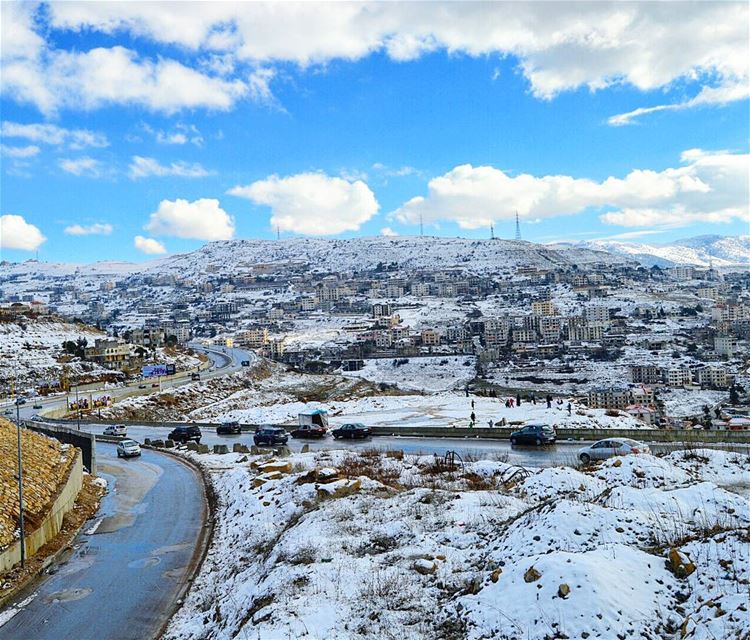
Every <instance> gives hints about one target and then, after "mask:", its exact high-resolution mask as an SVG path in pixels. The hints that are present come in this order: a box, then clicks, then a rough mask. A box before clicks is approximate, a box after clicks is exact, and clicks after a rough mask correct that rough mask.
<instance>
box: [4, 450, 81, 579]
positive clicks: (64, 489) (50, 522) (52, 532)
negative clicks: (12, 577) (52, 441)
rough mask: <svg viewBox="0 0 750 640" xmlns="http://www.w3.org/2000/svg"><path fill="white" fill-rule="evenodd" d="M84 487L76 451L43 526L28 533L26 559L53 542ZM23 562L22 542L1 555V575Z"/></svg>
mask: <svg viewBox="0 0 750 640" xmlns="http://www.w3.org/2000/svg"><path fill="white" fill-rule="evenodd" d="M81 486H83V459H82V456H81V452H80V451H76V459H75V461H74V462H73V466H72V467H71V468H70V472H69V473H68V477H67V479H66V480H65V482H64V483H63V484H62V486H61V487H60V489H59V491H58V494H57V498H55V501H54V502H53V503H52V508H51V509H50V511H49V513H48V514H47V515H46V516H45V518H44V520H43V521H42V524H41V525H40V526H39V527H38V528H37V529H35V530H34V531H32V532H30V533H29V532H26V545H25V547H26V557H27V558H29V557H31V556H33V555H34V554H35V553H36V552H37V551H39V549H41V548H42V547H43V546H44V545H45V544H47V543H48V542H49V541H50V540H52V539H53V538H54V537H55V536H56V535H57V534H58V533H60V529H61V528H62V523H63V518H64V517H65V514H66V513H68V511H70V510H71V509H72V508H73V507H74V506H75V502H76V498H77V497H78V493H79V492H80V491H81ZM19 562H21V542H20V541H19V542H16V543H15V544H14V545H11V546H10V547H8V548H7V549H6V550H5V551H3V552H2V553H0V573H4V572H5V571H7V570H8V569H11V568H12V567H14V566H15V565H16V564H18V563H19Z"/></svg>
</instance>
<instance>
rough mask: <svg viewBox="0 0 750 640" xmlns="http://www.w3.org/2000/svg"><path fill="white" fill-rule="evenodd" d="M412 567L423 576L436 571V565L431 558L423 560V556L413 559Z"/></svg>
mask: <svg viewBox="0 0 750 640" xmlns="http://www.w3.org/2000/svg"><path fill="white" fill-rule="evenodd" d="M412 568H413V569H414V571H416V572H417V573H421V574H422V575H423V576H430V575H432V574H433V573H435V571H437V565H436V564H435V563H434V562H433V561H432V560H425V559H424V558H419V560H415V561H414V564H413V565H412Z"/></svg>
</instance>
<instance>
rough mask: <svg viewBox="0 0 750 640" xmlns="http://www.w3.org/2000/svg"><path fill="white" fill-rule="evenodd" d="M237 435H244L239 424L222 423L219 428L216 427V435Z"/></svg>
mask: <svg viewBox="0 0 750 640" xmlns="http://www.w3.org/2000/svg"><path fill="white" fill-rule="evenodd" d="M237 433H242V429H241V427H240V423H239V422H222V423H221V424H220V425H219V426H218V427H216V434H217V435H220V436H227V435H232V434H237Z"/></svg>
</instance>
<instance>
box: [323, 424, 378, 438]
mask: <svg viewBox="0 0 750 640" xmlns="http://www.w3.org/2000/svg"><path fill="white" fill-rule="evenodd" d="M331 433H332V434H333V437H334V438H335V439H336V440H338V439H339V438H350V439H354V438H369V437H370V436H371V435H372V432H371V431H370V428H369V427H366V426H365V425H363V424H362V423H361V422H353V423H350V424H343V425H341V426H340V427H339V428H338V429H334V430H333V431H331Z"/></svg>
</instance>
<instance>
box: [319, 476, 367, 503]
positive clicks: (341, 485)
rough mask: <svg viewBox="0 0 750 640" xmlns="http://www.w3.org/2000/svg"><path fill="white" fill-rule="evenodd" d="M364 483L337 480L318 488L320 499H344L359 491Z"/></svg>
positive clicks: (358, 480) (357, 480)
mask: <svg viewBox="0 0 750 640" xmlns="http://www.w3.org/2000/svg"><path fill="white" fill-rule="evenodd" d="M361 486H362V481H361V480H360V479H359V478H357V479H356V480H336V481H335V482H330V483H328V484H324V485H321V486H319V487H318V497H320V498H343V497H345V496H348V495H351V494H352V493H356V492H357V491H359V488H360V487H361Z"/></svg>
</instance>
